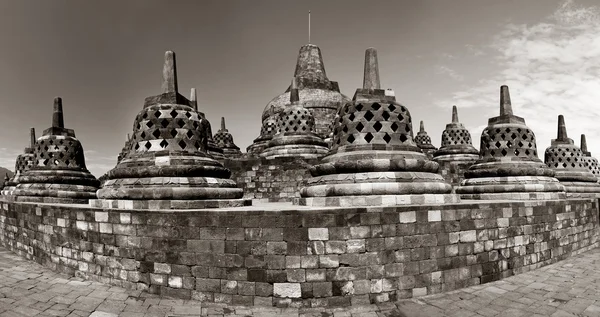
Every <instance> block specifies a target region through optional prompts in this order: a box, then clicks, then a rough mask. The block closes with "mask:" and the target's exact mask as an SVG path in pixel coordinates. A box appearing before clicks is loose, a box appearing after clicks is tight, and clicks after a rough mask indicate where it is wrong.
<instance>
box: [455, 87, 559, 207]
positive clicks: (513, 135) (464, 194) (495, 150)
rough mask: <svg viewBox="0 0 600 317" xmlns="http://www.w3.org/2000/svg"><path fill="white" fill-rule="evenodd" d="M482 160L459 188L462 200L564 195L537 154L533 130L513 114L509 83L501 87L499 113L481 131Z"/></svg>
mask: <svg viewBox="0 0 600 317" xmlns="http://www.w3.org/2000/svg"><path fill="white" fill-rule="evenodd" d="M479 157H480V158H479V160H478V161H477V163H476V164H474V165H472V166H471V167H470V168H469V170H468V171H467V172H465V179H464V180H463V181H462V182H461V185H460V186H459V187H458V188H457V189H456V192H457V193H459V194H460V196H461V198H463V199H510V200H542V199H561V198H565V187H564V186H563V185H562V184H561V183H560V182H559V181H558V180H557V179H556V178H555V177H554V175H555V172H554V170H552V169H551V168H549V167H547V166H546V165H545V164H544V163H543V162H542V161H541V160H540V159H539V158H538V153H537V145H536V139H535V135H534V133H533V131H532V130H531V129H529V127H527V126H526V125H525V119H523V118H521V117H517V116H515V115H513V112H512V104H511V102H510V95H509V91H508V87H507V86H502V87H500V116H498V117H493V118H490V119H489V120H488V126H487V127H486V128H485V129H484V130H483V132H482V133H481V147H480V149H479Z"/></svg>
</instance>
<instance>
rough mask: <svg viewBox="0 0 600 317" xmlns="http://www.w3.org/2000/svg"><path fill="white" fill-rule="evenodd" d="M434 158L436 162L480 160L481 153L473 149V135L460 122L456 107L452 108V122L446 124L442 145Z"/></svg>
mask: <svg viewBox="0 0 600 317" xmlns="http://www.w3.org/2000/svg"><path fill="white" fill-rule="evenodd" d="M433 156H434V158H435V160H436V161H439V160H444V159H447V160H452V161H456V160H457V159H460V160H476V159H478V158H479V151H477V149H475V148H474V147H473V141H472V139H471V133H469V130H467V129H466V128H465V126H464V125H463V124H462V123H460V122H459V121H458V110H457V109H456V106H452V122H450V123H448V124H446V129H444V132H442V144H441V146H440V148H439V150H437V151H436V152H435V153H434V154H433Z"/></svg>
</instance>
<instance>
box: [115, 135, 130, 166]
mask: <svg viewBox="0 0 600 317" xmlns="http://www.w3.org/2000/svg"><path fill="white" fill-rule="evenodd" d="M130 147H131V136H130V135H129V133H127V134H126V135H125V145H124V146H123V148H122V149H121V153H119V155H117V163H118V162H121V160H122V159H124V158H125V156H127V154H128V153H129V148H130Z"/></svg>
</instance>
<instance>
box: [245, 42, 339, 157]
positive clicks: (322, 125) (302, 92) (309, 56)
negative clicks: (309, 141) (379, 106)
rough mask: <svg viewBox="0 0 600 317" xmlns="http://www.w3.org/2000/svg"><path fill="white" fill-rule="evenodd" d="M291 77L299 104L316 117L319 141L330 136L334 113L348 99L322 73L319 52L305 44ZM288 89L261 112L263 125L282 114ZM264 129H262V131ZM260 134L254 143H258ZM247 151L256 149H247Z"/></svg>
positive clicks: (323, 70)
mask: <svg viewBox="0 0 600 317" xmlns="http://www.w3.org/2000/svg"><path fill="white" fill-rule="evenodd" d="M294 77H295V78H296V80H297V85H298V96H299V102H300V104H301V105H302V106H304V107H305V108H306V109H308V110H310V111H311V113H312V114H313V116H314V117H315V132H316V133H317V134H318V135H319V136H321V138H327V137H328V136H329V134H330V133H331V126H330V125H331V122H332V121H333V119H334V117H335V114H336V113H337V110H338V109H339V108H340V107H341V106H342V105H344V103H346V102H347V101H348V100H349V99H348V97H346V96H344V95H342V94H341V93H340V88H339V86H338V83H337V82H335V81H331V80H329V78H327V74H326V72H325V64H324V63H323V57H322V55H321V49H320V48H319V47H318V46H316V45H314V44H307V45H304V46H302V47H301V48H300V52H299V53H298V59H297V62H296V68H295V71H294ZM290 90H291V86H288V88H287V89H286V91H285V92H284V93H282V94H280V95H278V96H277V97H275V98H273V99H272V100H271V101H270V102H269V103H268V104H267V106H266V107H265V109H264V111H263V113H262V117H261V119H262V122H263V125H262V126H265V125H264V122H265V121H266V120H267V119H268V118H269V117H275V118H276V116H277V115H278V114H279V112H281V111H282V110H283V109H284V108H285V106H286V105H287V104H288V103H289V100H290ZM261 130H264V129H261ZM261 137H267V136H264V135H262V134H261V136H259V138H257V142H261V141H262V138H261ZM249 152H256V153H258V152H259V151H258V150H253V149H249Z"/></svg>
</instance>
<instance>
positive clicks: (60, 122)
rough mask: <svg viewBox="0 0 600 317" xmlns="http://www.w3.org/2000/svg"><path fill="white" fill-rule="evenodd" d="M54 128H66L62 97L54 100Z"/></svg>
mask: <svg viewBox="0 0 600 317" xmlns="http://www.w3.org/2000/svg"><path fill="white" fill-rule="evenodd" d="M52 127H54V128H64V127H65V120H64V118H63V108H62V99H61V98H60V97H56V98H54V112H53V113H52Z"/></svg>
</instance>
